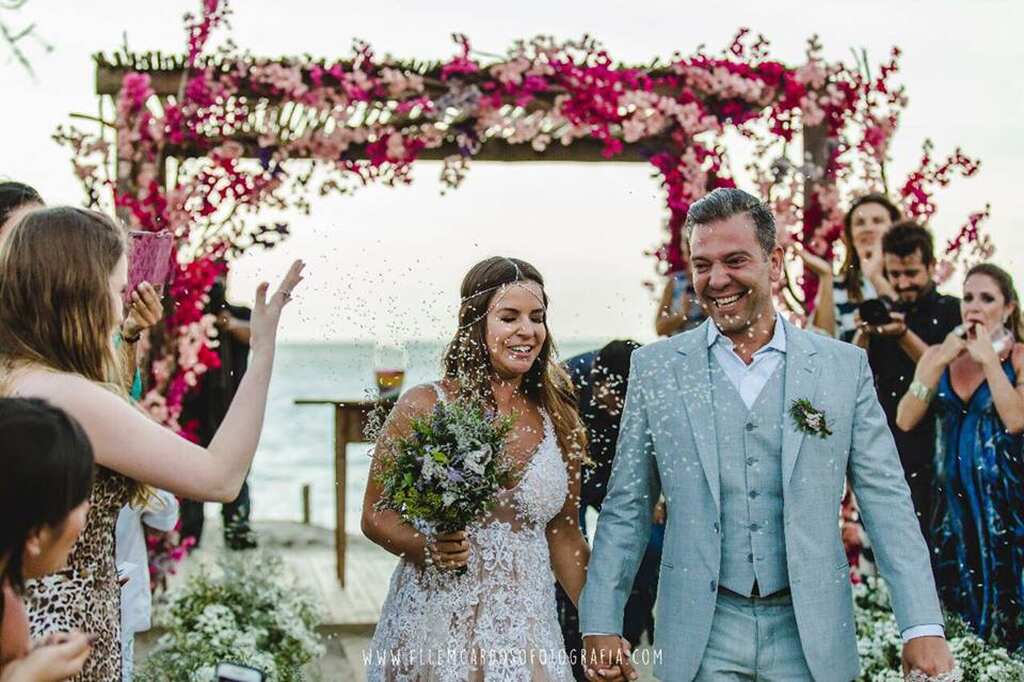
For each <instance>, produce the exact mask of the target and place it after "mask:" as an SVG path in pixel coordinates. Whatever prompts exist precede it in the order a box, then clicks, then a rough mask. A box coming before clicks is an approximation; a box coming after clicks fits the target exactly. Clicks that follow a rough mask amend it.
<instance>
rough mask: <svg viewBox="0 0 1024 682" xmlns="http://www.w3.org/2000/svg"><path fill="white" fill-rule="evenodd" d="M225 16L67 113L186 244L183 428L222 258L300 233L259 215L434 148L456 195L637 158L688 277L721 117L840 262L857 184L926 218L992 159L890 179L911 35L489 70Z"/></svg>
mask: <svg viewBox="0 0 1024 682" xmlns="http://www.w3.org/2000/svg"><path fill="white" fill-rule="evenodd" d="M228 16H229V8H228V5H227V2H226V0H203V2H202V6H201V11H200V12H199V13H198V14H194V15H187V16H186V18H185V27H186V33H187V36H188V40H187V50H186V53H185V54H184V55H183V56H170V57H168V56H164V55H160V54H142V55H139V54H131V53H127V52H120V53H115V54H113V55H111V56H105V55H97V56H96V57H95V60H96V65H97V93H98V94H99V95H100V100H101V113H100V116H99V117H98V118H95V119H93V120H96V121H98V122H99V123H100V129H99V132H92V133H86V132H83V131H82V130H80V129H78V128H75V127H71V126H67V127H62V128H61V129H59V130H58V132H57V133H56V136H55V137H56V139H57V140H58V141H59V142H61V143H62V144H65V145H67V146H68V147H69V148H70V150H71V152H72V162H73V166H74V170H75V172H76V174H77V176H78V177H79V178H80V179H81V181H82V183H83V186H84V188H85V191H86V194H87V202H88V203H89V204H90V205H94V206H101V207H107V208H114V209H116V210H117V211H118V213H119V214H120V215H121V216H122V218H123V219H124V220H125V221H126V222H127V223H128V224H129V225H131V226H132V227H133V228H135V229H143V230H161V229H168V230H171V231H172V232H173V233H174V235H175V237H176V238H177V240H178V244H179V248H178V249H177V252H176V254H175V255H174V258H175V260H176V263H175V265H176V267H175V269H174V272H175V274H174V277H173V281H172V282H171V284H170V289H169V293H170V295H171V297H172V298H173V300H174V302H175V306H174V307H173V310H172V311H171V313H170V314H169V315H168V319H167V326H166V330H164V331H165V333H164V334H162V335H161V336H162V339H161V340H160V342H159V346H158V347H157V348H156V349H155V352H154V359H153V362H152V365H151V371H150V383H149V385H150V390H149V391H148V393H147V395H146V397H145V404H146V406H147V407H148V409H149V410H150V411H151V412H152V413H153V414H154V416H156V417H157V418H158V419H159V420H160V421H162V422H163V423H165V424H166V425H168V426H169V427H171V428H173V429H175V430H176V431H178V432H179V433H181V434H182V435H184V436H186V437H192V436H193V429H192V428H191V425H189V424H182V423H180V422H179V417H180V415H181V405H182V400H183V399H184V397H185V395H186V394H187V393H188V391H189V390H191V389H192V387H194V386H196V385H197V383H198V382H199V381H200V380H201V376H202V374H203V373H204V372H205V371H206V369H207V368H209V367H211V366H215V365H216V363H217V356H216V354H215V353H213V352H212V351H211V347H210V344H211V338H212V337H213V330H212V327H211V320H210V319H207V317H204V315H203V312H202V310H203V305H204V297H205V293H206V292H207V291H208V290H209V288H210V286H211V284H212V281H213V279H214V278H215V277H216V276H217V274H218V273H219V272H220V271H222V270H223V269H224V265H223V264H222V263H223V260H222V259H224V258H225V257H226V258H228V259H230V257H231V256H232V255H236V254H238V253H241V252H242V251H244V250H246V249H250V248H256V247H261V246H262V247H271V246H273V245H274V244H275V243H277V242H278V241H279V240H281V239H283V238H285V237H286V236H287V235H288V226H287V225H284V224H262V223H260V222H259V221H258V218H257V216H258V213H259V210H260V209H261V208H266V207H273V208H277V209H293V210H300V211H306V212H308V211H309V208H310V204H309V197H310V196H311V195H313V194H314V193H317V194H320V195H324V194H328V193H332V192H338V193H348V192H352V191H354V190H356V189H357V188H358V187H360V186H362V185H366V184H369V183H374V182H380V183H385V184H388V185H401V184H405V183H409V182H411V181H412V169H413V166H414V164H415V162H416V161H417V160H420V159H434V160H441V161H442V162H443V165H442V171H441V180H442V182H443V184H444V186H445V187H447V188H452V189H454V188H456V187H458V186H459V184H460V183H461V182H462V180H463V179H464V178H465V176H466V173H467V172H468V170H469V164H470V161H472V160H491V161H532V160H544V161H552V160H563V161H582V162H586V161H595V162H600V161H606V160H620V161H621V160H626V161H638V162H645V163H649V164H650V165H651V166H652V168H653V170H654V172H655V175H656V177H657V178H658V179H659V181H660V183H661V186H662V187H663V189H664V192H665V196H666V205H667V209H668V219H667V234H666V238H665V241H664V243H663V244H662V245H660V246H659V247H657V248H656V249H653V250H652V251H651V254H652V255H653V256H655V257H656V259H657V262H658V263H659V264H660V267H662V268H663V269H667V270H675V269H679V268H682V267H683V266H684V262H683V252H682V250H681V248H680V247H681V244H682V226H683V222H684V219H685V216H686V212H687V209H688V208H689V206H690V203H691V202H693V201H694V200H696V199H697V198H699V197H700V196H702V195H703V194H704V193H706V192H707V191H708V190H709V189H712V188H715V187H727V186H733V185H734V184H735V182H736V180H735V177H736V176H735V175H734V173H733V171H732V168H731V164H730V157H729V152H728V148H727V146H728V145H727V141H726V133H727V131H729V130H732V131H736V132H738V133H739V134H740V135H742V136H743V137H744V138H746V139H747V140H749V142H750V143H751V144H752V148H753V150H754V154H753V160H752V161H751V162H750V163H749V164H747V165H746V167H745V168H744V171H745V172H746V173H747V175H748V176H749V178H750V182H752V183H753V185H754V190H755V191H757V192H759V193H760V195H761V196H763V197H767V199H768V201H769V203H770V204H771V206H772V208H773V210H774V211H775V214H776V216H777V218H778V222H779V231H780V238H781V239H782V240H783V241H784V242H788V241H798V242H800V243H802V244H803V245H804V246H805V247H806V248H808V249H810V250H811V251H813V252H815V253H818V254H820V255H823V256H826V257H832V255H833V250H834V249H835V248H836V247H837V240H838V238H839V236H840V233H841V229H842V212H841V209H840V206H841V204H842V202H843V200H844V199H845V198H847V197H848V196H849V195H850V194H853V193H857V192H865V191H879V190H881V191H886V190H889V191H890V192H893V193H896V194H898V198H899V199H900V200H901V202H902V204H903V206H904V209H905V211H906V212H907V214H908V215H909V216H911V217H914V218H918V219H921V220H927V219H928V218H929V217H930V216H931V215H932V214H933V213H934V211H935V206H936V205H935V200H934V193H935V190H936V189H938V188H940V187H942V186H945V185H946V184H948V183H949V182H950V181H951V179H952V178H953V177H954V176H956V175H961V176H965V177H969V176H972V175H974V174H975V173H976V172H977V169H978V162H977V161H976V160H974V159H971V158H969V157H968V156H966V155H964V154H963V153H962V152H961V151H960V150H956V151H955V152H954V153H953V154H951V155H950V156H949V157H948V158H945V159H941V160H936V159H935V158H934V156H933V148H932V146H931V144H930V143H926V144H925V145H924V148H923V152H922V157H921V161H920V164H919V166H918V168H917V169H915V170H914V172H912V173H911V174H910V175H909V176H908V178H907V179H906V181H905V182H904V183H903V184H900V185H898V186H895V187H894V186H889V183H888V180H887V178H886V173H885V170H886V159H887V153H888V149H889V142H890V140H891V139H892V136H893V134H894V133H895V131H896V129H897V127H898V124H899V119H900V114H901V112H902V110H903V108H904V107H905V105H906V102H907V99H906V94H905V91H904V88H903V87H902V86H899V85H897V84H896V83H895V79H894V76H895V74H896V73H897V72H898V70H899V62H898V60H899V56H900V53H899V50H898V49H893V51H892V53H891V55H890V57H889V60H888V61H887V62H886V63H884V64H882V65H881V67H880V68H879V69H878V73H877V74H872V73H871V72H870V70H869V69H868V65H867V61H866V59H864V58H861V59H858V60H857V63H856V64H853V65H845V64H841V63H827V62H826V61H825V60H824V59H823V57H822V50H821V46H820V45H819V44H818V42H817V41H816V39H813V38H812V39H811V40H810V41H809V42H808V47H807V53H806V61H805V62H804V63H803V64H800V65H798V66H789V65H786V64H783V63H781V62H779V61H777V60H775V59H773V58H772V57H771V55H770V52H769V46H768V42H767V41H766V40H765V39H764V38H763V37H761V36H756V35H754V34H752V33H750V32H749V31H748V30H746V29H743V30H740V31H739V32H738V34H737V35H736V37H735V39H734V40H733V41H732V43H731V44H730V45H729V46H728V47H727V48H726V49H725V50H724V51H723V52H722V53H721V54H715V55H712V54H709V53H706V52H704V51H698V52H697V53H696V54H694V55H691V56H681V55H678V54H677V55H675V56H673V57H672V59H671V60H666V61H662V60H655V61H654V62H653V63H652V64H650V65H648V66H645V67H631V66H624V65H621V64H617V63H616V62H615V61H614V60H613V59H612V57H611V55H609V54H608V53H607V52H606V51H605V50H604V49H603V48H602V47H601V46H600V45H599V44H598V43H597V42H595V41H594V40H592V39H590V38H584V39H582V40H579V41H568V42H560V41H556V40H554V39H552V38H536V39H533V40H530V41H520V42H517V43H516V44H514V45H513V46H512V47H511V49H510V50H509V51H508V54H507V56H506V57H505V58H503V59H500V60H497V61H492V62H488V63H485V62H483V61H481V58H480V57H479V56H478V55H477V54H476V53H475V52H474V51H473V50H472V48H471V45H470V42H469V40H468V39H467V38H466V37H464V36H459V35H456V36H454V40H455V44H456V46H457V50H456V54H455V55H454V56H453V57H452V58H450V59H448V60H447V61H443V62H429V63H428V62H419V61H398V60H394V59H390V58H380V57H378V55H377V54H376V53H375V52H374V51H373V49H372V48H371V47H370V46H369V45H368V44H366V43H362V42H358V41H357V42H356V43H355V44H354V49H353V54H352V56H351V57H350V58H347V59H341V60H334V61H328V60H316V59H313V58H310V57H304V58H292V59H266V58H259V57H254V56H252V55H249V54H246V53H241V52H239V51H237V50H236V49H235V48H234V47H233V46H231V45H230V44H229V45H228V46H227V47H225V48H222V49H217V50H213V49H210V47H209V42H210V38H211V36H212V35H213V34H214V33H215V32H216V31H219V30H222V29H224V28H225V25H226V21H227V18H228ZM108 99H112V100H113V118H112V119H110V120H108V119H107V118H105V117H106V116H108V113H107V112H105V111H104V106H105V105H104V103H105V102H107V101H108ZM81 118H91V117H81ZM313 169H318V170H319V171H321V172H320V173H317V174H315V175H314V173H313V172H312V171H313ZM314 177H315V178H317V179H316V180H314ZM987 216H988V209H987V207H986V209H985V210H983V211H979V212H977V213H975V214H973V215H971V216H970V217H969V218H968V220H967V221H966V223H965V224H964V226H963V227H962V228H961V230H960V232H959V234H958V235H957V236H956V237H955V238H954V239H953V240H951V241H950V242H949V244H948V245H947V248H946V250H945V258H944V261H943V266H942V272H943V273H944V274H945V275H946V276H948V274H949V273H951V272H952V270H953V268H954V267H955V265H956V264H957V262H958V261H960V260H964V259H978V258H984V257H986V256H988V255H989V254H990V253H991V250H992V245H991V242H990V241H989V240H988V238H987V237H986V236H985V235H983V234H982V232H981V225H982V223H983V221H984V219H985V218H986V217H987ZM816 287H817V282H816V281H815V279H814V278H813V276H811V275H810V274H809V273H808V274H806V275H805V274H804V273H803V272H801V269H800V267H799V266H798V265H796V264H793V263H791V264H790V266H789V267H788V268H787V280H786V283H785V285H784V286H783V287H782V288H780V290H779V292H778V295H779V299H780V301H781V302H782V303H783V304H784V305H785V306H787V307H788V308H789V310H790V311H791V312H792V314H793V315H794V316H795V317H797V318H800V317H803V316H805V315H806V313H807V312H808V311H809V308H810V307H811V306H812V302H813V299H814V293H815V291H816Z"/></svg>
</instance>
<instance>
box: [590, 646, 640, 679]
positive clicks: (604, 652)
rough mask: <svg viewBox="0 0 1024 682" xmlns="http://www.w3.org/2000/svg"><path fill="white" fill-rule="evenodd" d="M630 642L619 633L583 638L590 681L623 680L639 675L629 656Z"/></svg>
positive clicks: (635, 677)
mask: <svg viewBox="0 0 1024 682" xmlns="http://www.w3.org/2000/svg"><path fill="white" fill-rule="evenodd" d="M629 654H630V647H629V642H628V641H627V640H626V639H625V638H623V637H620V636H619V635H589V636H587V637H584V638H583V669H584V671H585V672H586V676H587V679H588V680H589V681H590V682H623V681H624V680H635V679H637V678H638V677H639V675H638V674H637V672H636V670H634V669H633V665H632V661H631V659H630V657H629Z"/></svg>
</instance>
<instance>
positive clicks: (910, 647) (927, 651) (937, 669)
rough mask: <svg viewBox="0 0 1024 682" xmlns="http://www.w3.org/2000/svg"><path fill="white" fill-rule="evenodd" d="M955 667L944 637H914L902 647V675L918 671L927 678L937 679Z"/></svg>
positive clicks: (954, 661)
mask: <svg viewBox="0 0 1024 682" xmlns="http://www.w3.org/2000/svg"><path fill="white" fill-rule="evenodd" d="M955 667H956V660H955V659H954V658H953V654H951V653H950V652H949V645H948V644H947V643H946V638H945V637H915V638H914V639H911V640H909V641H908V642H907V643H906V644H904V645H903V675H904V677H906V676H907V675H908V674H910V672H911V671H914V670H919V671H921V672H922V673H924V674H925V675H927V676H928V677H937V676H939V675H942V674H943V673H948V672H950V671H952V670H953V669H954V668H955Z"/></svg>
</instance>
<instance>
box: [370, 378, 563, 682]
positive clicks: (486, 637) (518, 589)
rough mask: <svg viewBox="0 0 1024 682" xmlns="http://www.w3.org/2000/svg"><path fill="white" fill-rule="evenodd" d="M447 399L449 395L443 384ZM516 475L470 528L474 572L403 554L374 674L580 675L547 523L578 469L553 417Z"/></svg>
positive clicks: (403, 677)
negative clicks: (567, 643) (560, 607)
mask: <svg viewBox="0 0 1024 682" xmlns="http://www.w3.org/2000/svg"><path fill="white" fill-rule="evenodd" d="M435 390H437V391H438V395H439V398H440V399H442V400H443V399H444V395H443V393H442V392H441V390H440V389H439V388H438V387H435ZM542 418H543V421H544V435H543V438H542V440H541V442H540V443H539V444H538V446H537V448H536V450H535V451H534V452H533V454H532V456H531V457H530V459H529V461H528V462H527V463H526V466H525V468H524V469H523V471H522V474H521V475H520V477H519V479H518V481H517V483H516V484H515V485H514V486H513V487H511V488H510V489H508V490H505V491H502V492H501V493H499V496H498V502H497V504H496V506H495V508H494V509H493V510H492V511H491V512H490V513H489V514H488V515H487V516H486V517H485V518H482V519H480V520H479V521H478V522H477V523H474V524H472V525H471V526H470V527H469V528H467V529H466V532H467V536H468V538H469V543H470V555H469V561H468V564H467V571H466V574H465V575H463V576H461V577H460V576H456V575H454V574H452V573H448V572H439V571H436V570H434V569H429V570H424V569H420V568H418V567H417V566H416V565H415V564H413V563H412V562H409V561H405V560H403V561H401V562H400V563H399V565H398V567H397V568H396V569H395V573H394V575H393V576H392V578H391V586H390V590H389V592H388V596H387V599H386V600H385V603H384V607H383V609H382V612H381V616H380V621H379V623H378V624H377V629H376V632H375V633H374V637H373V642H372V645H371V650H370V662H369V665H368V666H367V679H368V680H379V681H383V680H388V681H393V682H399V681H403V682H405V681H409V682H412V681H414V680H415V681H416V682H427V681H431V682H433V681H436V682H455V681H459V682H461V681H464V680H474V681H476V680H487V682H491V681H492V680H500V681H510V682H511V681H517V682H518V681H523V682H526V681H527V680H530V681H533V680H559V681H561V680H565V681H566V682H568V681H569V680H572V674H571V672H570V668H569V665H568V660H567V658H566V654H565V647H564V644H563V641H562V633H561V629H560V627H559V624H558V618H557V612H556V607H555V589H554V583H555V578H554V574H553V573H552V571H551V559H550V554H549V549H548V543H547V537H546V535H545V528H546V526H547V524H548V522H549V521H551V520H552V519H553V518H554V517H555V515H556V514H558V512H559V511H560V510H561V509H562V506H563V504H564V503H565V499H566V496H567V495H568V489H569V477H568V472H567V469H566V465H565V461H564V459H563V457H562V452H561V450H560V448H559V447H558V440H557V438H556V437H555V433H554V426H553V424H552V422H551V419H550V417H549V416H548V415H547V414H546V413H543V412H542Z"/></svg>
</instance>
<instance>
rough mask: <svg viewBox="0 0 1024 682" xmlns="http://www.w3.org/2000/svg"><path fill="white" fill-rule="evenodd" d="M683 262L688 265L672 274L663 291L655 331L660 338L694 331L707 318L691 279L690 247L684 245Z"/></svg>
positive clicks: (655, 320) (655, 319)
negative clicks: (690, 330) (689, 330)
mask: <svg viewBox="0 0 1024 682" xmlns="http://www.w3.org/2000/svg"><path fill="white" fill-rule="evenodd" d="M682 249H683V260H684V262H685V263H687V265H686V266H685V267H684V268H682V269H680V270H676V271H675V272H670V273H669V274H668V276H667V279H666V280H665V287H664V288H663V289H662V290H661V300H660V301H659V303H658V314H657V315H656V316H655V318H654V331H655V332H656V333H657V334H658V336H673V335H675V334H678V333H680V332H685V331H686V330H687V329H693V328H694V327H696V326H697V325H699V324H700V323H701V322H703V321H704V319H705V318H706V317H707V316H706V315H705V314H704V309H703V308H701V307H700V303H699V302H698V301H697V294H696V293H695V292H694V290H693V279H692V278H691V277H690V271H689V262H690V253H689V246H688V245H686V244H683V246H682Z"/></svg>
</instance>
